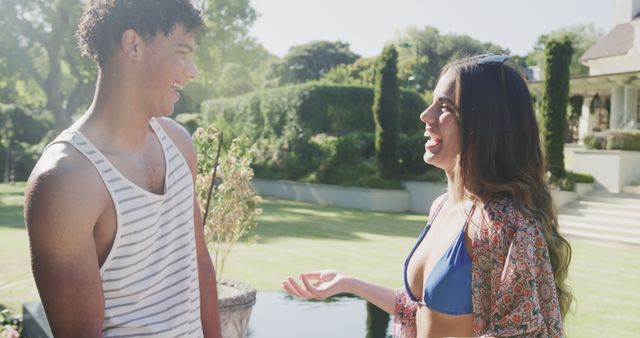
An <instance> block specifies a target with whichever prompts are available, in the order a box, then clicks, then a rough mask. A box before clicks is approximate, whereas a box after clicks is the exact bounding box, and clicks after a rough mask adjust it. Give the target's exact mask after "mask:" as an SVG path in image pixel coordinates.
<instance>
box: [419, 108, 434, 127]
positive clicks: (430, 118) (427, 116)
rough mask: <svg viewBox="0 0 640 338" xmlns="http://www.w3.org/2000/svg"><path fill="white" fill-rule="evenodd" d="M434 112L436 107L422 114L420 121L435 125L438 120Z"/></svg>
mask: <svg viewBox="0 0 640 338" xmlns="http://www.w3.org/2000/svg"><path fill="white" fill-rule="evenodd" d="M434 110H435V109H434V105H430V106H429V107H427V109H425V110H424V111H423V112H422V113H420V121H422V122H424V123H434V122H435V120H436V119H435V113H434Z"/></svg>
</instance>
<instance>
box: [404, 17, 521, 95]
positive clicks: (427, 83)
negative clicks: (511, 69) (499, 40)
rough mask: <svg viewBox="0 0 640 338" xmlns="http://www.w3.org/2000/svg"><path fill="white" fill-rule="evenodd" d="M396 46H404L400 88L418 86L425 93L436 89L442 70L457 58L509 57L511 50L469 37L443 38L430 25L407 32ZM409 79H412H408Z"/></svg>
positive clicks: (446, 36) (453, 36) (410, 29)
mask: <svg viewBox="0 0 640 338" xmlns="http://www.w3.org/2000/svg"><path fill="white" fill-rule="evenodd" d="M396 44H397V45H399V46H404V47H403V48H401V49H400V51H399V61H398V68H399V71H398V77H399V78H400V83H401V85H402V86H405V87H414V86H415V85H416V84H419V85H420V88H421V89H422V90H430V89H433V88H434V87H435V85H436V83H437V82H438V77H439V76H440V70H441V69H442V67H444V66H445V65H446V64H447V63H449V62H451V61H453V60H455V59H458V58H460V57H463V56H470V55H475V54H482V53H496V54H499V53H504V54H509V50H508V49H505V48H502V47H500V46H498V45H495V44H492V43H490V42H484V43H483V42H480V41H478V40H476V39H473V38H471V37H469V36H468V35H457V34H444V35H443V34H440V32H439V31H438V29H437V28H434V27H430V26H425V27H424V28H423V29H418V28H416V27H411V28H409V29H407V31H406V32H405V33H404V34H403V35H402V36H401V37H400V38H399V39H398V40H396ZM416 49H417V52H416ZM409 77H413V80H412V81H411V80H408V79H409ZM416 80H417V81H416Z"/></svg>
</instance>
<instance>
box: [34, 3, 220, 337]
mask: <svg viewBox="0 0 640 338" xmlns="http://www.w3.org/2000/svg"><path fill="white" fill-rule="evenodd" d="M202 28H203V23H202V19H201V17H200V13H199V12H198V11H197V10H196V9H194V8H193V6H192V4H191V3H190V1H189V0H97V1H89V2H88V4H87V8H86V9H85V12H84V14H83V19H82V22H81V24H80V26H79V29H78V32H77V37H78V41H79V46H80V48H81V50H82V52H83V53H84V54H86V55H88V56H90V57H91V58H93V59H94V60H95V61H96V62H97V63H98V67H99V74H98V80H97V87H96V93H95V96H94V99H93V102H92V104H91V106H90V107H89V109H88V110H87V112H86V113H85V114H84V115H83V116H82V117H81V118H80V119H79V120H78V121H77V122H75V123H74V124H73V125H72V126H71V127H70V128H69V129H68V130H66V131H64V132H63V133H62V134H60V136H58V138H57V139H56V140H54V141H53V142H52V143H51V144H50V145H49V146H48V147H47V148H46V149H45V151H44V153H43V155H42V157H41V158H40V160H39V161H38V163H37V165H36V167H35V168H34V170H33V173H32V174H31V177H30V178H29V181H28V183H27V190H26V195H25V197H26V200H25V218H26V224H27V228H28V231H29V238H30V243H31V255H32V265H33V274H34V277H35V281H36V284H37V286H38V291H39V293H40V296H41V299H42V303H43V305H44V309H45V312H46V314H47V318H48V320H49V324H50V326H51V329H52V332H53V334H54V336H55V337H103V336H104V337H141V336H156V337H165V336H167V337H176V336H178V337H202V336H206V337H219V336H220V335H221V334H220V322H219V314H218V308H217V290H216V277H215V271H214V269H213V265H212V263H211V258H210V257H209V254H208V252H207V250H206V245H205V242H204V232H203V228H202V219H201V214H200V209H199V206H198V203H197V201H196V199H195V194H194V178H195V175H196V167H197V162H196V153H195V147H194V145H193V142H192V140H191V137H190V135H189V134H188V133H187V132H186V131H185V130H184V129H183V128H182V127H180V126H179V125H178V124H177V123H175V122H174V121H173V120H171V119H169V118H167V116H169V115H170V114H171V113H172V112H173V107H174V104H175V103H176V102H177V101H178V100H179V98H180V94H179V91H180V90H181V89H182V88H183V87H184V86H185V85H186V84H187V82H189V80H192V79H194V78H195V77H196V75H197V70H196V67H195V65H194V63H193V53H194V49H195V37H194V36H195V35H196V34H197V33H198V32H200V31H201V30H202Z"/></svg>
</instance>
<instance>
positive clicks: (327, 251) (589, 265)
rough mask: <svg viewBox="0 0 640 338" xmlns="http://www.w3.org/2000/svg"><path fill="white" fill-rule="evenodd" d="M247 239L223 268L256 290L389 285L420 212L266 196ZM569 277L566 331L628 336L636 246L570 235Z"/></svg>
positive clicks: (15, 231) (13, 270)
mask: <svg viewBox="0 0 640 338" xmlns="http://www.w3.org/2000/svg"><path fill="white" fill-rule="evenodd" d="M23 189H24V185H16V186H15V187H12V186H8V185H0V248H1V250H2V251H0V253H1V254H0V303H3V304H5V305H8V306H10V307H12V308H14V309H15V310H17V311H18V312H19V308H20V304H21V303H22V302H25V301H28V300H34V299H37V297H38V295H37V291H36V290H35V286H34V283H33V280H32V278H31V272H30V267H29V257H28V241H27V236H26V231H25V230H24V227H23V225H22V223H23V221H22V215H21V213H22V190H23ZM261 207H262V208H263V209H264V211H263V214H262V215H261V216H260V217H259V225H258V228H257V229H256V230H255V231H254V234H255V235H257V236H258V240H257V242H256V243H254V244H245V243H240V244H238V245H236V247H234V249H233V251H232V253H231V255H230V257H229V260H228V262H227V267H226V270H225V271H224V276H225V277H229V278H237V279H241V280H244V281H247V282H249V283H250V284H252V285H253V286H255V287H256V288H257V289H258V290H260V291H270V290H278V289H279V286H280V282H281V281H282V279H284V278H285V277H286V276H296V275H297V273H298V272H301V271H308V270H310V269H320V268H336V269H339V270H342V271H345V272H348V273H351V274H353V275H356V276H359V277H362V278H365V279H368V280H371V281H374V282H377V283H380V284H383V285H387V286H390V287H398V286H400V285H401V283H402V280H401V272H402V270H401V267H402V262H403V261H404V258H405V255H406V254H407V252H408V250H410V248H411V246H412V245H413V244H414V241H415V240H416V237H417V236H418V233H419V232H420V230H421V228H422V225H423V222H424V220H425V217H424V216H421V215H397V214H385V213H371V212H364V211H356V210H349V209H341V208H333V207H325V206H319V205H314V204H308V203H301V202H292V201H284V200H275V199H265V200H264V202H263V203H262V204H261ZM571 242H572V245H573V250H574V256H573V262H572V265H571V271H570V279H571V280H570V284H571V286H572V287H573V290H574V293H575V295H576V304H575V305H576V306H575V315H570V316H569V318H568V320H567V323H566V331H567V334H568V336H570V337H602V336H609V337H633V336H636V335H637V333H638V332H640V320H638V318H640V260H639V259H638V258H637V257H638V255H639V254H640V247H617V246H604V245H597V244H593V243H588V242H582V241H577V240H572V241H571Z"/></svg>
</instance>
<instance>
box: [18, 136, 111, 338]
mask: <svg viewBox="0 0 640 338" xmlns="http://www.w3.org/2000/svg"><path fill="white" fill-rule="evenodd" d="M65 147H68V146H64V145H54V146H52V147H51V148H49V149H48V151H47V153H46V154H45V156H43V158H42V159H41V160H40V161H39V162H38V164H37V165H36V167H35V168H34V171H33V173H32V175H31V177H30V178H29V181H28V182H27V188H26V192H25V207H24V213H25V222H26V226H27V230H28V233H29V241H30V247H31V262H32V269H33V275H34V278H35V281H36V285H37V287H38V292H39V293H40V298H41V300H42V303H43V305H44V309H45V312H46V314H47V319H48V321H49V325H50V326H51V330H52V332H53V334H54V336H55V337H101V336H102V325H103V321H104V296H103V292H102V283H101V280H100V271H99V263H98V258H97V253H96V247H95V240H94V238H93V228H94V225H95V223H96V221H97V219H98V217H99V216H100V215H101V213H102V210H104V209H103V208H104V205H103V204H102V202H101V201H103V197H102V196H100V193H99V192H97V191H96V190H95V187H96V181H95V180H96V179H97V180H98V181H97V183H98V184H100V183H101V182H100V181H99V180H100V178H99V176H98V174H97V172H95V170H93V172H91V170H87V167H83V166H82V164H79V162H78V161H77V159H78V158H79V156H80V155H79V154H73V153H71V152H72V151H69V150H68V149H67V150H65ZM74 157H75V159H74ZM88 169H91V168H88ZM92 180H94V181H93V182H92Z"/></svg>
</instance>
